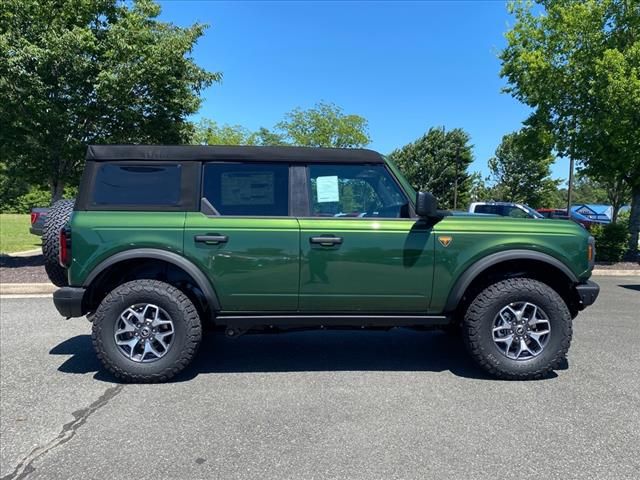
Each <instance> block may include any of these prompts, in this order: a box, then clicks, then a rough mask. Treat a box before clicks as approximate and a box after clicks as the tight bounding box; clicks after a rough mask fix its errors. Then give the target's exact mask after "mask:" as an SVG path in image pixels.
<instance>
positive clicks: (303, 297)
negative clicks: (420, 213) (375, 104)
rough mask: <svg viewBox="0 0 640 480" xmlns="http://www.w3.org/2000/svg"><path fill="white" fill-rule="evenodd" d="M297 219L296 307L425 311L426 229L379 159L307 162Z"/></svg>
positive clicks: (429, 270)
mask: <svg viewBox="0 0 640 480" xmlns="http://www.w3.org/2000/svg"><path fill="white" fill-rule="evenodd" d="M306 177H307V178H306V186H307V188H306V192H307V196H308V199H305V200H307V202H306V203H308V207H307V208H308V213H307V216H305V217H303V218H300V219H299V220H300V227H301V234H300V239H301V241H300V250H301V259H300V310H301V311H304V312H327V311H333V312H354V311H360V312H381V311H387V312H389V313H394V312H421V313H424V312H427V310H428V305H429V301H430V295H431V286H432V276H433V255H434V241H433V236H432V234H431V233H432V232H431V228H428V227H427V226H425V224H424V223H423V222H419V221H417V219H416V218H410V215H409V213H410V207H409V200H408V199H407V198H406V196H405V194H404V193H403V191H402V189H401V188H400V187H399V186H398V184H397V183H396V181H395V179H394V177H393V176H392V175H391V174H390V172H389V171H388V170H387V167H386V166H385V165H384V164H355V165H347V164H336V165H332V164H326V163H322V164H310V165H308V167H307V172H306Z"/></svg>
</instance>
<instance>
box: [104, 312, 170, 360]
mask: <svg viewBox="0 0 640 480" xmlns="http://www.w3.org/2000/svg"><path fill="white" fill-rule="evenodd" d="M173 335H174V327H173V321H172V320H171V317H170V316H169V314H168V313H167V312H166V311H164V310H163V309H162V308H160V307H158V306H157V305H153V304H151V303H137V304H135V305H131V306H130V307H128V308H126V309H125V310H124V312H122V313H121V314H120V317H118V320H117V321H116V325H115V332H114V335H113V336H114V338H115V341H116V345H117V346H118V350H119V351H120V353H122V354H123V355H124V356H125V357H127V358H128V359H129V360H133V361H134V362H139V363H149V362H155V361H156V360H158V359H160V358H162V357H164V356H165V355H166V353H167V352H168V351H169V349H170V348H171V345H172V341H173Z"/></svg>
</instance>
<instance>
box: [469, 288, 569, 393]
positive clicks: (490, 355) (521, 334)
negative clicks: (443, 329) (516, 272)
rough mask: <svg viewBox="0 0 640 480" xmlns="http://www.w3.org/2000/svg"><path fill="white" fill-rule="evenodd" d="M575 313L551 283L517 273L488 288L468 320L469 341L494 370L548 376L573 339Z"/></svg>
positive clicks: (506, 375) (512, 375) (520, 376)
mask: <svg viewBox="0 0 640 480" xmlns="http://www.w3.org/2000/svg"><path fill="white" fill-rule="evenodd" d="M571 334H572V329H571V314H570V313H569V309H568V308H567V305H566V303H565V302H564V300H563V299H562V297H560V295H558V293H557V292H556V291H555V290H553V289H552V288H551V287H549V286H548V285H546V284H544V283H542V282H540V281H538V280H533V279H530V278H511V279H507V280H503V281H500V282H497V283H495V284H493V285H490V286H489V287H487V288H485V289H484V290H483V291H482V292H480V294H479V295H478V296H477V297H476V298H475V299H474V300H473V301H472V302H471V304H470V305H469V308H468V309H467V312H466V314H465V317H464V320H463V338H464V340H465V345H466V347H467V350H468V351H469V353H470V354H471V356H472V357H473V358H474V359H475V360H476V362H477V363H478V364H479V365H480V366H481V367H482V368H484V369H485V370H486V371H488V372H489V373H490V374H492V375H494V376H496V377H498V378H503V379H507V380H529V379H537V378H542V377H544V376H546V375H547V374H548V373H549V372H550V371H551V370H553V369H555V368H558V367H559V366H560V364H561V363H562V362H563V360H564V358H565V356H566V354H567V351H568V350H569V345H570V344H571Z"/></svg>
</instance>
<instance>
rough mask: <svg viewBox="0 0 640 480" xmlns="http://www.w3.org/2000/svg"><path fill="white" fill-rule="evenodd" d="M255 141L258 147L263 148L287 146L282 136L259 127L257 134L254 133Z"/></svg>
mask: <svg viewBox="0 0 640 480" xmlns="http://www.w3.org/2000/svg"><path fill="white" fill-rule="evenodd" d="M254 135H255V137H256V141H257V142H258V145H265V146H271V147H273V146H278V145H287V142H286V141H285V139H284V138H283V136H282V135H281V134H279V133H276V132H273V131H271V130H269V129H268V128H265V127H260V128H259V129H258V131H257V132H255V134H254Z"/></svg>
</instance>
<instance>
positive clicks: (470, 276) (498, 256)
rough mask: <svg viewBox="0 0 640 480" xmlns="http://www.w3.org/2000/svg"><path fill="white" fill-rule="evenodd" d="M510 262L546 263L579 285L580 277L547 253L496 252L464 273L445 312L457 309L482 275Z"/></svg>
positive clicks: (451, 292) (449, 299)
mask: <svg viewBox="0 0 640 480" xmlns="http://www.w3.org/2000/svg"><path fill="white" fill-rule="evenodd" d="M509 260H534V261H537V262H541V263H545V264H547V265H549V266H551V267H554V268H556V269H557V270H560V271H561V272H562V273H563V274H564V275H565V276H566V277H567V279H568V280H569V281H571V282H572V283H578V277H576V275H575V274H574V273H573V272H572V271H571V270H570V269H569V267H567V265H565V264H564V263H562V262H561V261H560V260H558V259H557V258H555V257H552V256H551V255H548V254H546V253H542V252H537V251H535V250H524V249H516V250H505V251H502V252H496V253H493V254H491V255H487V256H486V257H483V258H481V259H480V260H478V261H476V262H475V263H473V264H471V266H469V267H468V268H467V269H466V270H465V271H464V272H463V273H462V275H460V277H458V279H457V280H456V283H455V284H454V286H453V288H452V289H451V291H450V292H449V296H448V297H447V303H446V304H445V307H444V311H445V312H452V311H454V310H455V309H456V307H457V306H458V304H459V303H460V300H461V299H462V297H463V296H464V293H465V292H466V291H467V288H469V285H471V282H473V280H474V279H475V278H476V277H477V276H478V275H480V274H482V273H483V272H484V271H485V270H487V269H488V268H490V267H492V266H494V265H496V264H498V263H502V262H506V261H509Z"/></svg>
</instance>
